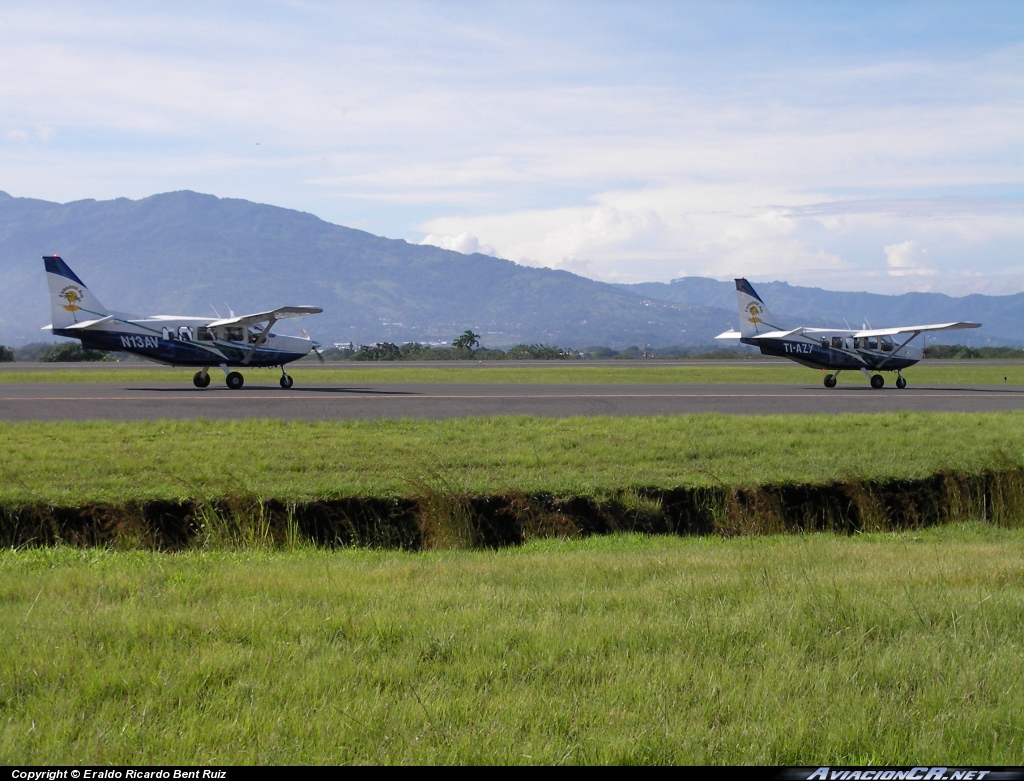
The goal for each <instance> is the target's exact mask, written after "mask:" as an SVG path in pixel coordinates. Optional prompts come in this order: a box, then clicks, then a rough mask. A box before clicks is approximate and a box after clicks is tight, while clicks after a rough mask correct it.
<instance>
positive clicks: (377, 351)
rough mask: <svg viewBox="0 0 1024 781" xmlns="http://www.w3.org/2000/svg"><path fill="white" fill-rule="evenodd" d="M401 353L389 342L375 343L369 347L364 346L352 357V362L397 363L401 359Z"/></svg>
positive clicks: (396, 346)
mask: <svg viewBox="0 0 1024 781" xmlns="http://www.w3.org/2000/svg"><path fill="white" fill-rule="evenodd" d="M401 356H402V352H401V350H400V349H399V347H398V345H397V344H392V343H391V342H377V344H375V345H373V346H370V345H368V344H364V345H363V346H362V347H360V348H359V351H358V352H357V353H356V354H355V355H353V356H352V360H353V361H397V360H398V359H399V358H401Z"/></svg>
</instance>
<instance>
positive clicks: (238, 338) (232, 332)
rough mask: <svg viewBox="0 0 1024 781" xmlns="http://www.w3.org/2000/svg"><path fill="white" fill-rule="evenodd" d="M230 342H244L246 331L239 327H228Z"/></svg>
mask: <svg viewBox="0 0 1024 781" xmlns="http://www.w3.org/2000/svg"><path fill="white" fill-rule="evenodd" d="M227 332H228V341H230V342H244V341H245V329H244V328H240V327H238V326H234V325H231V326H228V328H227Z"/></svg>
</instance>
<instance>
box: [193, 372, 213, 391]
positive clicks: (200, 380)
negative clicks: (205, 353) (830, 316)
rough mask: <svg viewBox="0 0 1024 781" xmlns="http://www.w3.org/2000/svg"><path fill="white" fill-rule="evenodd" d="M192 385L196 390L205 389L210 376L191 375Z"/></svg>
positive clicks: (199, 373)
mask: <svg viewBox="0 0 1024 781" xmlns="http://www.w3.org/2000/svg"><path fill="white" fill-rule="evenodd" d="M192 384H193V385H195V386H196V387H197V388H205V387H207V386H208V385H209V384H210V375H209V374H203V373H202V372H196V373H195V374H193V375H192Z"/></svg>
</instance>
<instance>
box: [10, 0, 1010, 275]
mask: <svg viewBox="0 0 1024 781" xmlns="http://www.w3.org/2000/svg"><path fill="white" fill-rule="evenodd" d="M101 7H103V4H102V2H101ZM395 8H396V5H395V4H386V5H385V6H384V7H381V8H377V7H375V6H374V5H373V4H316V3H313V4H310V3H282V4H277V3H267V4H260V5H259V7H258V9H256V10H255V11H254V10H252V9H250V8H249V7H248V6H246V5H245V4H216V3H215V4H208V3H202V4H201V3H189V2H182V3H180V4H170V5H157V6H154V5H151V4H135V5H132V4H128V5H124V6H117V13H110V12H102V11H101V12H96V11H95V10H94V8H93V7H92V6H89V7H86V6H84V5H80V4H74V3H60V2H47V3H39V2H31V3H30V2H27V1H26V2H17V1H15V2H12V3H10V4H9V5H8V6H5V13H4V23H3V25H0V103H2V105H4V107H5V113H4V121H5V123H6V124H7V126H8V127H10V128H12V129H11V130H9V131H7V133H6V139H7V140H8V141H10V142H12V143H9V144H6V145H4V146H3V147H0V170H3V171H4V182H3V186H4V189H5V190H7V191H9V192H11V193H12V194H17V195H25V196H35V197H44V198H48V199H54V200H72V199H75V198H86V197H96V198H99V197H116V196H121V195H128V196H132V197H141V196H145V195H149V194H152V193H154V192H161V191H166V190H172V189H182V188H188V189H196V190H201V191H206V192H213V193H215V194H217V195H230V196H233V197H244V198H249V199H252V200H258V201H262V202H269V203H274V204H276V205H280V206H286V207H292V208H299V209H302V210H304V211H310V212H313V213H315V214H318V215H319V216H321V217H324V218H325V219H328V220H331V221H333V222H337V223H341V224H348V225H359V226H360V227H363V228H365V229H366V230H369V231H372V232H374V233H380V234H382V235H389V236H392V237H403V238H406V239H408V240H411V241H422V243H426V244H434V245H436V246H443V247H446V248H450V249H455V250H457V251H459V252H474V251H479V252H486V253H488V254H494V255H498V256H501V257H507V258H510V259H513V260H517V261H520V262H523V263H529V264H534V265H545V266H551V267H556V268H566V269H573V270H577V271H578V272H579V273H584V274H586V275H587V276H592V277H595V278H600V279H608V280H622V281H641V280H644V279H663V280H667V279H670V278H672V277H676V276H678V275H679V269H680V268H686V269H687V271H688V272H689V273H691V274H699V275H706V276H718V277H730V276H734V275H745V276H749V277H751V278H753V279H758V278H765V277H772V278H783V279H788V280H790V281H793V282H800V283H811V284H816V285H819V286H824V287H847V288H851V287H852V288H861V289H862V288H863V287H865V286H866V285H868V284H870V285H871V286H872V287H873V288H874V289H877V290H895V289H897V288H898V289H900V290H902V289H904V288H906V287H910V286H913V285H916V284H921V283H922V282H927V284H929V285H933V286H937V287H939V288H942V287H943V286H944V287H945V288H946V289H947V290H948V292H960V291H961V290H963V282H962V280H963V279H965V278H968V279H970V280H971V285H977V286H979V287H981V286H984V285H989V286H990V287H991V288H992V290H991V291H989V292H1007V291H1008V290H1017V289H1021V288H1022V287H1024V275H1021V273H1020V269H1019V266H1020V265H1021V261H1020V255H1019V247H1020V246H1021V242H1022V241H1024V204H1022V201H1021V193H1022V192H1024V154H1022V151H1024V104H1021V101H1020V100H1019V98H1018V96H1019V95H1020V94H1021V92H1022V90H1024V44H1022V43H1021V42H1020V41H1021V40H1022V37H1024V31H1022V29H1021V27H1022V26H1021V23H1020V19H1019V14H1015V13H1011V14H1007V13H1005V11H1004V10H1003V9H1002V7H996V8H993V7H991V6H989V7H986V8H985V9H982V10H977V9H973V8H968V7H967V6H964V7H963V8H960V7H958V6H955V5H953V6H942V7H941V8H936V9H930V14H929V17H932V16H935V17H937V18H938V17H941V19H939V21H931V22H925V21H922V20H921V19H920V18H919V17H920V16H921V15H920V14H917V13H916V12H915V13H905V12H900V11H899V10H898V9H897V10H895V11H890V10H888V9H887V8H886V7H885V6H884V5H882V4H879V5H878V6H873V7H869V8H866V9H858V11H857V13H856V14H855V15H853V16H851V15H850V14H848V13H847V12H845V11H843V10H842V9H830V10H826V11H823V12H822V13H821V14H817V15H807V14H805V13H804V12H803V10H802V9H801V8H800V7H799V6H792V7H790V6H787V5H786V4H753V5H750V4H743V6H742V9H743V13H742V14H736V13H735V11H736V8H729V7H725V8H718V6H716V5H715V4H694V5H689V6H686V8H687V10H686V12H685V13H681V12H680V6H678V4H652V5H650V6H647V7H645V8H644V9H643V10H642V11H639V12H638V11H636V10H635V9H633V8H632V7H629V6H626V5H620V4H606V5H599V6H595V7H594V8H592V9H590V10H589V12H588V13H587V14H584V15H581V14H580V13H579V6H578V5H576V4H572V3H569V4H561V3H558V2H554V3H544V4H539V5H537V4H528V5H526V6H515V7H513V6H502V5H498V4H456V5H452V4H445V3H440V4H432V3H429V2H417V3H409V4H402V5H400V12H397V13H396V12H395ZM1000 15H1002V18H1001V19H1000V21H999V23H998V24H997V23H995V22H994V21H993V20H994V19H996V18H997V17H999V16H1000ZM811 17H813V18H811ZM967 17H970V18H971V19H972V20H974V19H976V18H982V17H984V18H988V19H989V21H988V22H987V23H986V24H985V25H981V26H975V25H957V24H956V22H957V20H958V19H964V18H967ZM919 25H926V26H927V25H932V26H931V27H928V30H929V33H928V34H923V33H922V32H921V29H920V28H919ZM437 29H444V30H445V35H444V36H438V35H437V34H436V30H437ZM979 30H980V31H982V32H978V31H979ZM996 30H998V31H999V32H998V33H996V32H994V31H996ZM868 33H870V35H868ZM866 40H870V41H871V44H870V45H869V46H865V45H864V43H863V42H864V41H866ZM25 128H29V129H31V128H37V130H25ZM48 140H49V141H53V143H48V144H38V145H36V144H34V143H32V142H34V141H48ZM256 141H259V142H260V145H259V146H256V145H255V142H256ZM999 188H1005V192H1003V197H1005V194H1006V193H1007V192H1008V193H1010V195H1011V197H1013V198H1015V199H1016V200H1012V201H1007V200H1003V201H999V200H998V199H995V198H992V197H990V191H992V190H993V189H996V190H998V189H999ZM964 193H968V194H979V193H980V194H982V195H984V194H985V193H989V195H988V196H986V197H985V198H971V197H961V196H962V195H963V194H964ZM934 195H945V196H952V195H955V196H957V198H946V199H936V198H932V197H931V196H934ZM940 200H941V201H943V202H942V203H941V204H940V203H939V201H940ZM1008 203H1009V204H1012V205H1011V206H1007V204H1008ZM879 247H884V248H885V255H884V259H883V254H882V253H879V251H878V248H879ZM924 247H928V248H929V250H928V252H927V253H926V252H925V251H924V249H923V248H924ZM915 253H916V254H915ZM965 275H966V276H965ZM1015 275H1017V276H1015ZM925 277H927V280H926V279H924V278H925Z"/></svg>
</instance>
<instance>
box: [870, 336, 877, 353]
mask: <svg viewBox="0 0 1024 781" xmlns="http://www.w3.org/2000/svg"><path fill="white" fill-rule="evenodd" d="M868 349H869V350H877V349H878V340H877V339H876V338H874V337H873V336H869V337H868Z"/></svg>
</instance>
